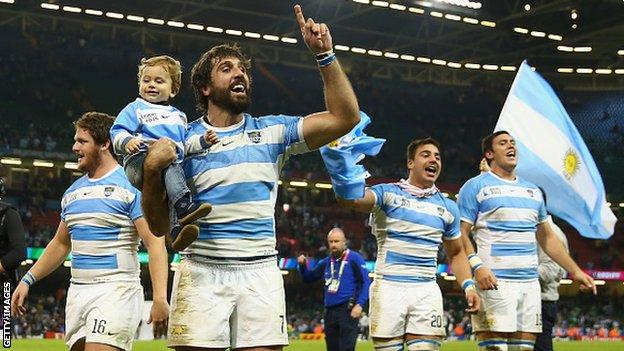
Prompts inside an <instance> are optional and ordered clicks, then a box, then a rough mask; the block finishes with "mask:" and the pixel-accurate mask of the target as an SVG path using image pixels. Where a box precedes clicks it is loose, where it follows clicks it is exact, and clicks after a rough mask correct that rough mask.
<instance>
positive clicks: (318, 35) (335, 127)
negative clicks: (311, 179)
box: [294, 5, 360, 149]
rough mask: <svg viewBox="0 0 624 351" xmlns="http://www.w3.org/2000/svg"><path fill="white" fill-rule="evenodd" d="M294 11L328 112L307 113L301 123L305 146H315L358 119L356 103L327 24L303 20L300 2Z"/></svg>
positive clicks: (337, 134) (332, 137)
mask: <svg viewBox="0 0 624 351" xmlns="http://www.w3.org/2000/svg"><path fill="white" fill-rule="evenodd" d="M294 10H295V17H296V18H297V23H298V24H299V29H300V30H301V35H302V37H303V41H304V42H305V44H306V45H307V46H308V48H309V49H310V51H312V53H313V54H314V55H315V57H316V61H317V63H318V66H319V70H320V71H321V77H322V78H323V91H324V93H325V106H326V108H327V111H325V112H319V113H314V114H311V115H308V116H306V118H305V120H304V122H303V136H304V138H305V140H306V143H307V145H308V147H309V148H310V149H317V148H319V147H321V146H323V145H325V144H327V143H329V142H331V141H332V140H335V139H337V138H339V137H341V136H343V135H345V134H346V133H347V132H349V130H351V128H353V127H354V126H355V125H356V124H357V123H358V122H359V121H360V115H359V106H358V102H357V98H356V97H355V92H353V88H352V87H351V83H349V80H348V79H347V76H346V75H345V73H344V71H343V70H342V67H341V66H340V64H339V63H338V60H337V58H336V54H335V53H334V51H333V44H332V38H331V34H330V32H329V28H328V27H327V25H326V24H325V23H317V22H315V21H314V20H313V19H312V18H308V19H307V20H306V19H305V17H304V15H303V11H302V9H301V6H299V5H295V7H294Z"/></svg>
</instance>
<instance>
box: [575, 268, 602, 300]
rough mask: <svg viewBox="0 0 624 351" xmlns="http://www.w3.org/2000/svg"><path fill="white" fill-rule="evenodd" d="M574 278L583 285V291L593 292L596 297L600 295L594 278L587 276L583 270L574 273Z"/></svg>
mask: <svg viewBox="0 0 624 351" xmlns="http://www.w3.org/2000/svg"><path fill="white" fill-rule="evenodd" d="M572 278H573V279H574V280H576V281H577V282H579V283H580V284H581V287H580V289H581V291H591V292H593V293H594V295H597V294H598V289H596V284H595V283H594V278H592V277H590V276H589V275H587V274H585V272H583V271H582V270H580V269H579V270H578V271H577V272H574V273H572Z"/></svg>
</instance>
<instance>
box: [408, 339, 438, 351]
mask: <svg viewBox="0 0 624 351" xmlns="http://www.w3.org/2000/svg"><path fill="white" fill-rule="evenodd" d="M441 345H442V342H441V341H440V340H436V339H412V340H409V341H407V350H408V351H437V350H439V349H440V346H441Z"/></svg>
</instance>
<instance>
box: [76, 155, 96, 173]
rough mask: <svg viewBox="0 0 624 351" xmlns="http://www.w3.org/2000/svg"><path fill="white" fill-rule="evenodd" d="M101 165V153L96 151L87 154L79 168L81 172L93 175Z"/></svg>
mask: <svg viewBox="0 0 624 351" xmlns="http://www.w3.org/2000/svg"><path fill="white" fill-rule="evenodd" d="M100 163H101V156H100V153H99V152H98V151H97V150H95V151H90V152H88V153H85V154H84V156H83V161H82V163H81V165H80V167H79V170H80V171H82V172H85V173H91V172H93V171H95V169H96V168H97V167H98V165H99V164H100Z"/></svg>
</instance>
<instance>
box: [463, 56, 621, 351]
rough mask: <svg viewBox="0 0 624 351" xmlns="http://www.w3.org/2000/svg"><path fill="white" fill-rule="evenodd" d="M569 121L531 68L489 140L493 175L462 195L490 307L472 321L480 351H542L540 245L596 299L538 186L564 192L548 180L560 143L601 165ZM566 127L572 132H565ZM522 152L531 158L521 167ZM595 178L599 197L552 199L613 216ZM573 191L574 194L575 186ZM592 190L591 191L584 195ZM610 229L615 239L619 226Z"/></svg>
mask: <svg viewBox="0 0 624 351" xmlns="http://www.w3.org/2000/svg"><path fill="white" fill-rule="evenodd" d="M546 116H548V117H546ZM562 117H565V118H562ZM557 119H558V120H557ZM566 119H567V122H569V117H568V116H567V114H565V110H564V109H563V107H562V106H561V103H560V102H559V100H558V99H557V98H556V96H555V95H554V92H552V89H550V87H549V86H548V84H547V83H545V82H544V81H543V79H542V78H541V77H539V76H538V75H537V74H535V73H533V72H532V71H531V69H530V67H528V65H526V64H525V63H524V64H523V65H522V67H521V68H520V71H519V73H518V76H517V77H516V80H515V81H514V83H513V85H512V89H511V92H510V94H509V97H508V98H507V101H506V103H505V106H504V107H503V112H502V114H501V117H500V119H499V122H498V124H497V126H496V129H497V131H496V132H495V133H493V134H490V135H488V136H487V137H485V138H484V139H483V141H482V151H483V156H484V157H485V158H486V161H487V163H488V164H489V166H490V167H491V170H490V171H489V172H485V173H482V174H480V175H478V176H476V177H473V178H472V179H470V180H468V182H466V184H464V186H462V188H461V190H460V192H459V209H460V213H461V220H462V224H461V232H462V236H463V239H464V245H465V247H466V253H467V254H468V255H469V256H468V257H469V260H470V264H471V266H472V269H473V271H474V274H475V278H476V280H477V286H478V289H477V291H478V292H479V295H480V296H481V298H482V301H483V303H482V309H481V311H479V313H478V314H477V315H475V316H473V320H472V322H473V328H474V330H475V332H476V334H477V338H478V340H479V344H478V345H479V350H497V351H507V350H509V351H513V350H533V349H534V344H535V338H536V335H537V334H538V333H540V332H541V330H542V323H541V322H542V321H541V316H540V314H541V301H540V286H539V282H538V259H537V243H538V242H539V244H540V246H541V248H542V249H543V250H544V252H545V253H546V254H548V255H549V256H550V257H551V258H552V259H553V260H554V261H555V262H556V263H558V264H559V265H560V266H562V267H563V268H564V269H566V270H567V271H568V272H569V273H570V275H571V277H572V278H573V279H575V280H577V281H578V282H579V283H580V284H581V287H582V288H587V289H592V290H593V293H594V294H596V287H595V285H594V282H593V279H592V278H591V277H589V276H588V275H587V274H585V273H584V272H583V271H582V270H581V269H580V268H579V267H578V265H577V264H576V263H575V262H574V261H573V260H572V259H571V258H570V256H569V255H568V253H567V252H566V250H565V249H564V247H563V245H562V244H561V243H560V241H559V240H558V239H557V238H556V235H555V233H554V232H553V231H552V228H551V227H550V226H549V225H548V223H547V222H546V207H545V204H544V200H543V194H542V192H541V191H540V190H539V188H538V187H537V186H536V185H535V184H534V182H536V183H538V185H540V186H543V187H544V188H546V189H547V190H546V191H547V192H548V189H549V187H548V186H547V185H546V184H548V183H549V182H552V184H549V185H552V187H550V189H553V188H554V184H555V182H559V183H557V186H558V187H560V188H561V189H563V188H564V186H562V184H563V182H562V181H561V180H553V179H552V178H548V177H552V176H553V175H556V172H555V171H553V170H552V168H550V167H548V166H547V165H545V164H543V162H544V160H550V159H552V158H553V156H552V154H553V153H555V152H556V150H557V149H556V146H557V144H560V143H562V142H563V140H564V139H565V138H567V140H576V141H577V142H578V141H580V143H577V145H576V146H574V147H575V149H573V151H576V150H580V151H578V152H577V153H576V155H583V160H584V165H585V168H586V169H587V166H591V165H593V160H591V156H590V155H589V152H588V151H587V148H586V147H585V145H584V144H583V143H582V139H581V138H580V136H578V132H577V131H576V129H575V128H574V126H573V124H572V123H571V122H569V123H566ZM562 126H565V127H566V128H565V129H560V128H557V127H562ZM512 127H513V128H512ZM502 128H509V129H511V130H512V133H514V135H520V136H521V139H520V141H519V142H518V143H517V144H516V140H515V139H514V138H513V137H512V136H511V134H510V133H509V132H508V131H506V130H502ZM548 128H550V129H548ZM554 128H557V130H558V131H559V133H558V134H557V133H556V132H555V131H554V130H551V129H554ZM545 130H546V131H545ZM562 130H565V131H567V132H570V131H573V132H576V137H572V138H568V136H569V135H570V134H568V135H566V134H564V133H563V132H562ZM544 133H545V134H544ZM535 135H538V137H535ZM572 135H573V134H572ZM527 136H528V138H524V137H527ZM527 140H528V141H530V142H527ZM544 141H547V142H546V143H544ZM550 141H552V142H550ZM536 144H537V145H539V144H542V145H543V146H544V147H546V148H547V149H542V150H541V152H540V151H538V148H537V147H535V145H536ZM519 153H522V154H523V157H525V158H526V159H523V161H522V162H520V163H518V156H519ZM540 162H542V163H540ZM516 166H518V169H519V170H518V173H520V169H522V170H523V173H521V174H527V178H529V180H527V179H525V178H524V177H522V176H518V175H517V174H516ZM569 168H571V167H569ZM578 168H579V163H576V164H575V168H574V170H572V171H573V172H574V174H576V173H577V172H578V173H579V174H582V175H589V174H594V175H597V174H598V172H597V170H595V166H594V170H593V172H592V171H587V170H584V171H581V170H580V169H578ZM524 172H526V173H524ZM570 173H572V172H570ZM592 178H593V179H594V183H593V184H597V183H599V185H600V187H594V188H592V189H593V190H594V191H595V193H594V194H593V196H592V194H585V195H578V194H577V195H574V191H570V190H562V191H561V192H560V193H558V194H557V193H555V194H549V195H550V196H549V198H550V199H553V201H550V202H549V203H550V204H551V205H553V203H555V204H561V203H564V202H567V201H571V200H572V199H574V200H576V199H577V198H581V199H591V198H593V199H594V204H595V205H596V206H597V207H599V209H598V211H597V212H598V213H599V214H600V213H602V214H603V215H604V214H605V211H604V210H601V209H600V208H601V204H600V202H599V201H600V199H601V195H600V194H596V193H598V192H599V191H598V190H602V199H603V201H604V190H603V188H602V182H601V181H600V178H599V176H598V179H597V182H596V181H595V179H596V178H594V177H592ZM534 179H535V180H534ZM570 188H571V189H574V186H571V187H570ZM592 189H588V187H587V186H585V188H583V190H592ZM566 191H567V193H566ZM566 196H568V197H567V198H566ZM574 196H576V197H574ZM556 206H557V205H553V206H549V207H552V208H550V209H551V211H552V212H553V213H554V214H556V215H558V216H560V217H562V218H565V215H564V214H562V212H561V211H557V210H556V209H555V208H556ZM594 208H595V207H594V206H591V207H590V206H586V207H585V209H586V210H587V211H586V212H587V213H596V211H593V209H594ZM607 209H608V208H607ZM576 216H578V218H577V220H576V221H575V223H576V224H583V218H581V217H580V214H579V213H578V212H577V213H576ZM602 217H603V218H607V217H608V216H602ZM568 218H569V217H568ZM599 222H600V221H598V222H597V221H596V219H595V218H592V219H587V218H586V221H585V222H584V225H585V226H586V228H593V229H594V230H595V231H594V232H592V233H597V234H598V235H601V234H600V233H602V235H604V233H605V232H608V230H609V229H608V225H609V224H608V221H607V224H606V227H607V228H605V223H604V222H603V223H599ZM577 228H578V227H577ZM471 230H474V233H475V241H476V244H477V248H478V250H477V251H478V254H475V253H474V249H473V246H472V244H471V243H470V240H469V237H468V235H469V233H470V231H471ZM610 230H611V233H612V232H613V225H611V229H610Z"/></svg>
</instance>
